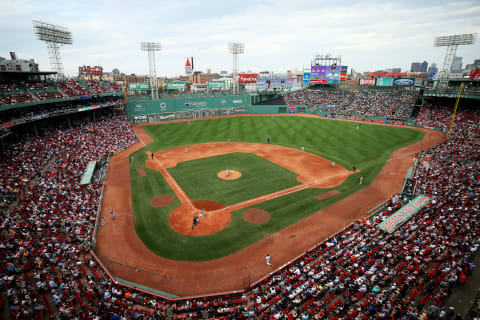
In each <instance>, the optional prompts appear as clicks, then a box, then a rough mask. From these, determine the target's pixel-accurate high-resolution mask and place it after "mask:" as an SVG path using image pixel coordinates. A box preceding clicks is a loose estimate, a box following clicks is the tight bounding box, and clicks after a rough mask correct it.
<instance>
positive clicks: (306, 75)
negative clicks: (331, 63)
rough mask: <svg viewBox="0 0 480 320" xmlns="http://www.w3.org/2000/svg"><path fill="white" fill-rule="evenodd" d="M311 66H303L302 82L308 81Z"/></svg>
mask: <svg viewBox="0 0 480 320" xmlns="http://www.w3.org/2000/svg"><path fill="white" fill-rule="evenodd" d="M311 71H312V68H311V67H303V83H310V72H311Z"/></svg>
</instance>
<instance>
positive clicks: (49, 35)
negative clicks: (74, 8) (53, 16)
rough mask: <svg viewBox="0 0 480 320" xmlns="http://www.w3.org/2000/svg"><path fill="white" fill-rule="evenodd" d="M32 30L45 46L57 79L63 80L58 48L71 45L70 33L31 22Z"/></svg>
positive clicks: (50, 25)
mask: <svg viewBox="0 0 480 320" xmlns="http://www.w3.org/2000/svg"><path fill="white" fill-rule="evenodd" d="M32 23H33V30H34V31H35V35H36V36H37V39H38V40H40V41H44V42H45V43H46V44H47V48H48V54H49V56H50V64H51V66H52V68H53V69H54V70H56V71H57V78H64V74H63V65H62V60H61V58H60V46H61V45H64V44H73V40H72V33H71V32H70V31H68V29H67V28H65V27H60V26H55V25H53V24H49V23H45V22H41V21H37V20H33V21H32Z"/></svg>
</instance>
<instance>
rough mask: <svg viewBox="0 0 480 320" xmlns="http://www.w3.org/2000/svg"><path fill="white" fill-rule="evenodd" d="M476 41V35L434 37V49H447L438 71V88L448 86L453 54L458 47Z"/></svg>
mask: <svg viewBox="0 0 480 320" xmlns="http://www.w3.org/2000/svg"><path fill="white" fill-rule="evenodd" d="M476 40H477V34H476V33H468V34H455V35H451V36H443V37H436V38H435V40H434V42H433V46H434V47H447V54H446V55H445V59H444V60H443V67H442V69H441V70H440V75H439V79H440V86H442V87H446V86H447V85H448V75H449V73H450V70H451V69H452V65H453V60H454V58H455V53H456V52H457V48H458V46H460V45H470V44H474V43H475V41H476Z"/></svg>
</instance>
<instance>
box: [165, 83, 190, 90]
mask: <svg viewBox="0 0 480 320" xmlns="http://www.w3.org/2000/svg"><path fill="white" fill-rule="evenodd" d="M186 88H187V83H186V82H183V81H171V82H167V90H183V89H186Z"/></svg>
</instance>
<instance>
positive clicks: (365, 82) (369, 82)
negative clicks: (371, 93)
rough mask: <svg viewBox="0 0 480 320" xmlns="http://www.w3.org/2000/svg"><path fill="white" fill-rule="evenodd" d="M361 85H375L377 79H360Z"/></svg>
mask: <svg viewBox="0 0 480 320" xmlns="http://www.w3.org/2000/svg"><path fill="white" fill-rule="evenodd" d="M360 85H361V86H373V85H375V79H374V78H371V79H360Z"/></svg>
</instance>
